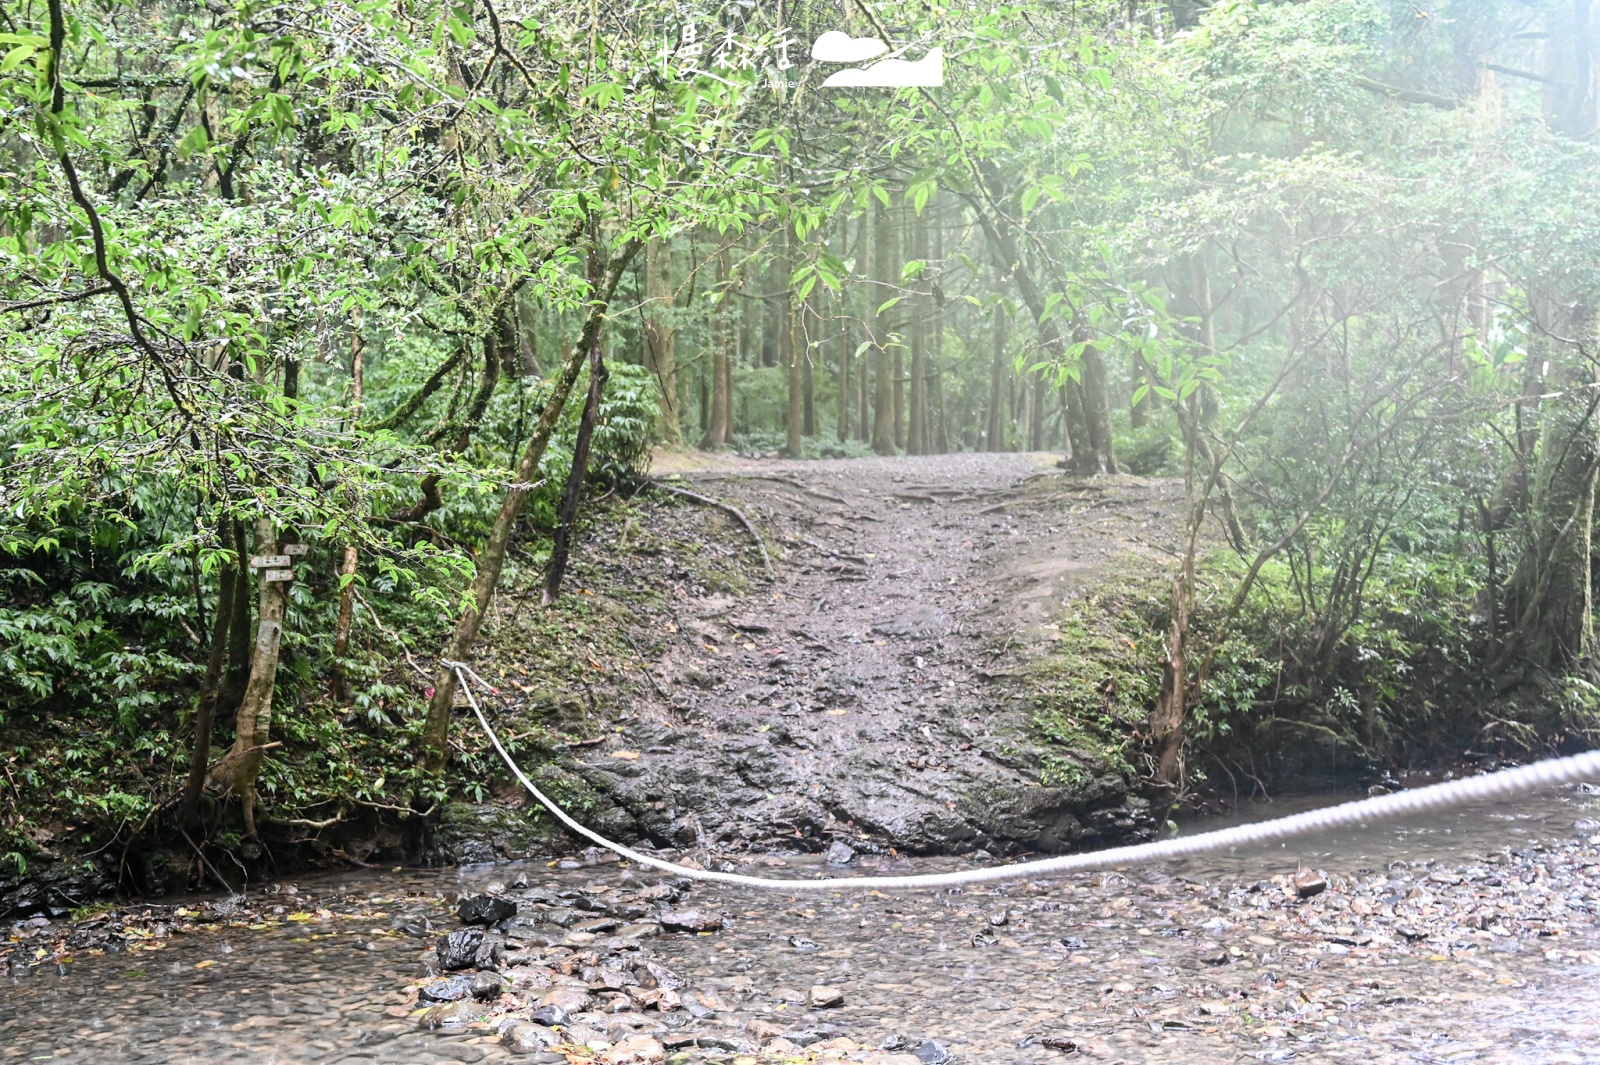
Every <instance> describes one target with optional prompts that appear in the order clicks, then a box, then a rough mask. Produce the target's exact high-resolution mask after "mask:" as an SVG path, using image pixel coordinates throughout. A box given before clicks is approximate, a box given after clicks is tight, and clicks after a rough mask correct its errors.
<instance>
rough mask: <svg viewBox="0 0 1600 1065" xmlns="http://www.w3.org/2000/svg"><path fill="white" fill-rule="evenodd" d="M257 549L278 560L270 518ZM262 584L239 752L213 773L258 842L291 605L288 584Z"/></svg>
mask: <svg viewBox="0 0 1600 1065" xmlns="http://www.w3.org/2000/svg"><path fill="white" fill-rule="evenodd" d="M255 548H256V550H257V551H259V552H260V553H262V554H265V555H273V554H277V552H278V537H277V533H276V532H275V531H274V530H273V527H272V520H271V519H270V518H258V519H256V523H255ZM259 584H260V592H259V595H260V606H259V608H258V610H257V615H256V616H257V619H258V620H257V622H256V643H255V653H254V655H253V656H252V657H251V661H250V679H249V680H248V681H247V682H246V683H245V687H244V699H243V701H242V702H241V703H240V704H239V716H238V719H237V720H236V722H235V725H234V739H233V749H232V750H230V751H229V752H228V755H227V757H225V758H224V759H223V760H222V762H221V764H219V765H218V766H217V768H216V770H215V771H214V772H213V779H214V780H216V781H217V782H218V783H220V784H225V785H227V786H228V787H230V788H232V789H233V790H234V791H236V792H238V794H239V797H240V799H241V800H242V801H243V803H244V825H245V833H246V834H247V835H249V836H250V837H251V838H252V839H253V838H255V835H256V822H255V801H256V792H255V788H256V777H257V776H258V775H259V774H260V772H261V761H262V759H263V758H264V757H265V756H266V755H265V751H264V750H263V748H264V747H265V746H266V744H267V743H269V742H270V741H271V738H272V695H273V689H274V687H275V686H276V684H277V680H278V659H279V656H280V652H281V650H282V646H283V619H284V614H285V612H286V611H287V609H288V605H289V594H288V593H289V583H288V582H287V581H269V580H267V578H266V573H265V571H263V572H262V574H261V576H260V578H259Z"/></svg>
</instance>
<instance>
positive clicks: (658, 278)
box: [644, 237, 683, 445]
mask: <svg viewBox="0 0 1600 1065" xmlns="http://www.w3.org/2000/svg"><path fill="white" fill-rule="evenodd" d="M644 287H645V301H646V302H645V307H646V308H647V311H646V314H645V320H644V346H645V365H646V366H648V367H650V369H651V370H653V371H654V372H655V375H656V386H657V389H658V399H657V403H658V407H657V412H658V417H657V428H658V431H659V432H660V434H661V440H662V442H663V443H666V444H668V445H677V444H681V443H683V429H682V427H681V425H680V423H679V419H678V329H677V326H676V324H675V323H674V322H673V320H672V315H673V310H674V306H675V302H676V301H675V299H674V296H673V291H672V242H671V240H670V238H666V237H657V238H654V239H652V240H651V241H650V243H649V245H648V246H647V247H646V248H645V253H644Z"/></svg>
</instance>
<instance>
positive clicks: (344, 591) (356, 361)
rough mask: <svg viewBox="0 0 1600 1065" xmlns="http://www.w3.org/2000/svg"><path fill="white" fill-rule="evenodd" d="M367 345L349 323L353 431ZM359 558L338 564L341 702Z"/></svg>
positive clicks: (336, 649)
mask: <svg viewBox="0 0 1600 1065" xmlns="http://www.w3.org/2000/svg"><path fill="white" fill-rule="evenodd" d="M365 347H366V343H365V341H364V340H363V339H362V337H361V320H360V319H359V318H357V319H356V321H355V322H354V323H352V325H351V327H350V430H351V432H352V433H353V432H355V431H356V429H357V427H358V426H359V425H360V424H361V357H362V353H363V350H364V349H365ZM359 562H360V555H359V552H357V550H356V546H355V545H354V544H347V545H346V546H345V549H344V563H343V565H341V566H340V567H339V620H338V622H337V623H335V625H334V630H333V701H334V702H335V703H343V702H344V701H345V698H346V692H345V678H344V659H345V655H346V654H347V653H348V652H349V650H350V622H351V619H352V618H353V617H354V616H355V596H356V566H357V564H358V563H359Z"/></svg>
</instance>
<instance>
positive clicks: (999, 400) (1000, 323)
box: [984, 307, 1006, 451]
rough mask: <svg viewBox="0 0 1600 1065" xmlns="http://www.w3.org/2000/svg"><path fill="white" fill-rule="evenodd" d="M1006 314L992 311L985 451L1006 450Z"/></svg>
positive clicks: (995, 310)
mask: <svg viewBox="0 0 1600 1065" xmlns="http://www.w3.org/2000/svg"><path fill="white" fill-rule="evenodd" d="M1005 392H1006V314H1005V311H1003V310H1001V309H1000V308H999V307H996V308H995V309H994V355H993V356H992V357H991V358H990V360H989V427H988V429H987V431H986V432H985V434H984V450H985V451H1004V450H1005V449H1006V412H1005V398H1006V395H1005Z"/></svg>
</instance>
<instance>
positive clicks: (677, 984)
mask: <svg viewBox="0 0 1600 1065" xmlns="http://www.w3.org/2000/svg"><path fill="white" fill-rule="evenodd" d="M644 971H645V972H646V973H648V974H649V976H650V982H651V983H652V984H653V985H654V986H655V987H659V988H661V989H662V990H663V991H682V990H683V989H684V988H686V987H688V986H689V981H687V980H685V979H684V978H683V977H681V976H679V975H678V974H677V973H675V972H673V971H672V970H671V969H669V968H667V967H666V966H665V965H662V964H661V963H660V962H658V961H655V960H654V959H651V960H649V961H646V962H645V963H644ZM639 982H640V983H644V981H643V980H640V981H639Z"/></svg>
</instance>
